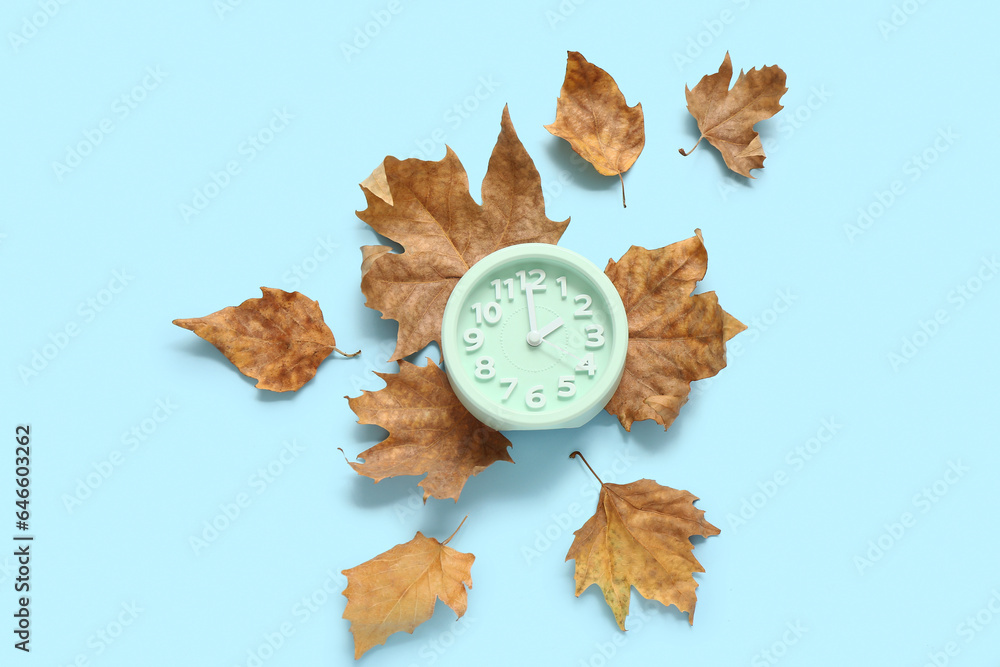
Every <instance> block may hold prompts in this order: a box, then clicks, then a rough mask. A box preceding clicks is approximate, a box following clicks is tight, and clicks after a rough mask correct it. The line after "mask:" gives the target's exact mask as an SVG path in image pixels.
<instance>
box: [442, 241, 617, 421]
mask: <svg viewBox="0 0 1000 667" xmlns="http://www.w3.org/2000/svg"><path fill="white" fill-rule="evenodd" d="M514 259H516V260H532V259H539V260H550V261H555V262H557V263H559V262H561V263H564V264H568V265H570V266H572V267H573V269H574V270H577V271H579V272H580V273H582V274H583V275H584V276H585V277H586V278H587V279H589V280H590V281H591V283H592V284H593V285H594V287H596V288H597V290H598V291H599V293H600V295H601V297H603V299H604V302H605V303H607V304H608V311H609V322H610V324H611V326H612V330H613V336H612V340H613V343H612V346H611V347H612V349H611V355H610V358H609V362H608V365H609V366H610V369H611V374H608V373H604V374H603V377H602V378H601V379H599V382H607V383H608V384H607V386H605V387H604V388H603V389H601V388H595V389H594V390H592V391H590V392H588V393H587V395H586V396H583V397H581V399H580V400H579V401H578V402H576V403H574V404H572V405H568V406H566V407H563V408H559V409H557V410H554V411H550V412H548V413H546V412H543V413H538V414H531V413H526V412H518V411H515V410H509V409H506V408H504V407H503V406H500V405H498V404H496V403H494V402H492V401H490V400H488V399H486V398H485V397H484V396H483V395H482V394H481V393H480V392H479V391H478V390H477V389H476V385H475V380H474V379H473V378H472V377H471V376H468V375H465V374H463V373H458V372H456V373H452V372H451V370H450V369H451V368H452V367H455V368H457V367H459V366H460V365H461V359H462V357H461V350H459V349H458V346H459V345H460V341H459V340H458V335H457V333H456V326H457V324H458V318H459V316H460V313H461V306H460V305H458V304H462V303H464V301H465V299H466V297H468V295H469V292H470V291H472V289H473V288H474V287H475V286H477V285H478V283H479V281H480V280H481V279H482V278H484V277H486V276H487V274H489V273H490V272H491V271H493V270H494V268H495V267H496V266H498V265H500V264H503V263H506V262H509V261H511V260H514ZM595 296H596V295H595ZM627 354H628V317H627V315H626V313H625V304H624V303H623V302H622V299H621V295H620V294H619V293H618V288H616V287H615V285H614V283H612V282H611V279H610V278H608V277H607V275H606V274H605V273H604V272H603V271H601V270H600V268H598V266H597V265H596V264H594V263H593V262H592V261H590V260H589V259H588V258H586V257H584V256H583V255H581V254H580V253H578V252H575V251H573V250H569V249H567V248H562V247H560V246H556V245H552V244H549V243H519V244H515V245H511V246H507V247H505V248H501V249H500V250H495V251H493V252H492V253H490V254H489V255H486V256H485V257H483V258H482V259H480V260H479V261H478V262H476V263H475V264H473V265H472V266H471V267H470V268H469V270H468V271H466V273H465V275H463V276H462V277H461V278H460V279H459V281H458V283H457V284H456V285H455V287H454V289H453V290H452V292H451V294H450V295H449V296H448V301H447V303H446V304H445V309H444V315H443V317H442V321H441V356H442V358H443V362H444V369H445V375H446V376H447V377H448V381H449V383H450V384H451V386H452V389H453V390H454V392H455V395H456V396H457V397H458V399H459V401H461V403H462V405H464V406H465V407H466V409H467V410H468V411H469V412H471V413H472V414H473V416H475V417H476V418H477V419H479V421H481V422H483V423H484V424H486V425H487V426H490V427H492V428H495V429H497V430H539V431H540V430H548V429H557V428H577V427H579V426H583V425H584V424H586V423H587V422H589V421H590V420H591V419H593V418H594V417H595V416H596V415H597V414H598V413H599V412H600V411H601V410H603V409H604V406H606V405H607V404H608V401H610V400H611V397H612V396H613V395H614V393H615V391H616V390H617V389H618V385H619V384H620V383H621V379H622V376H623V375H624V372H625V358H626V356H627Z"/></svg>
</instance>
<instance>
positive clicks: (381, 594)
mask: <svg viewBox="0 0 1000 667" xmlns="http://www.w3.org/2000/svg"><path fill="white" fill-rule="evenodd" d="M462 522H463V523H464V522H465V520H464V519H463V520H462ZM458 527H459V528H461V527H462V526H461V524H459V526H458ZM457 532H458V529H457V528H456V529H455V533H457ZM455 533H452V535H451V537H449V538H448V539H446V540H445V541H444V542H438V541H437V540H436V539H434V538H433V537H425V536H424V535H423V534H422V533H420V532H419V531H418V532H417V534H416V535H415V536H414V537H413V539H412V540H410V541H409V542H407V543H406V544H399V545H396V546H394V547H393V548H392V549H389V550H388V551H386V552H385V553H381V554H379V555H378V556H376V557H375V558H372V559H371V560H370V561H367V562H365V563H362V564H361V565H358V566H357V567H352V568H351V569H349V570H344V571H343V574H345V575H346V576H347V588H345V589H344V592H343V595H344V596H346V597H347V607H346V608H345V609H344V616H343V617H344V618H346V619H348V620H349V621H350V622H351V633H353V635H354V659H355V660H357V659H358V658H360V657H361V656H362V655H363V654H364V653H365V651H367V650H368V649H370V648H372V647H374V646H379V645H380V644H384V643H385V640H386V639H387V638H388V637H389V635H391V634H393V633H396V632H408V633H410V634H413V631H414V630H415V629H416V627H417V626H418V625H420V624H421V623H423V622H424V621H426V620H427V619H429V618H430V617H431V616H432V615H433V614H434V604H435V602H436V601H437V599H438V598H440V599H441V601H442V602H444V603H445V604H446V605H448V606H449V607H451V609H452V611H454V612H455V613H456V614H458V617H459V618H461V617H462V615H463V614H465V609H466V606H467V605H468V597H467V596H468V591H466V588H467V587H468V588H472V563H473V561H475V560H476V557H475V556H474V555H473V554H467V553H462V552H461V551H456V550H455V549H452V548H451V547H449V546H448V542H450V541H451V538H452V537H454V536H455Z"/></svg>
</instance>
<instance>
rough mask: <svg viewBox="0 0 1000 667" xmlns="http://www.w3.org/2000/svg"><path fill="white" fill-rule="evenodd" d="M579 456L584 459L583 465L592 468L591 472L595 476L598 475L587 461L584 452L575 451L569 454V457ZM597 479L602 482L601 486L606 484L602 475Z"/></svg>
mask: <svg viewBox="0 0 1000 667" xmlns="http://www.w3.org/2000/svg"><path fill="white" fill-rule="evenodd" d="M577 456H579V457H580V460H581V461H583V465H585V466H587V468H588V469H589V470H590V472H591V474H593V475H594V477H597V473H596V472H594V469H593V468H591V467H590V464H589V463H587V459H586V458H584V456H583V454H581V453H580V452H573V453H572V454H570V455H569V457H570V458H571V459H575V458H576V457H577ZM597 481H598V482H601V486H604V482H602V481H601V478H600V477H597Z"/></svg>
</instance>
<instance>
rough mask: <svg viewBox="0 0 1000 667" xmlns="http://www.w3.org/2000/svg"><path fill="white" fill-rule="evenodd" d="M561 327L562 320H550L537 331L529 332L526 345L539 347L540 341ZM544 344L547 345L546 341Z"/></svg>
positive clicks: (558, 318)
mask: <svg viewBox="0 0 1000 667" xmlns="http://www.w3.org/2000/svg"><path fill="white" fill-rule="evenodd" d="M562 325H563V321H562V318H561V317H557V318H556V319H554V320H552V321H551V322H549V323H548V324H546V325H545V326H544V327H542V328H541V329H539V330H538V331H529V332H528V345H531V346H532V347H538V346H539V345H541V344H542V341H543V340H544V339H545V337H546V336H548V335H549V334H550V333H552V332H553V331H555V330H556V329H558V328H559V327H561V326H562ZM545 342H546V343H547V342H548V341H545Z"/></svg>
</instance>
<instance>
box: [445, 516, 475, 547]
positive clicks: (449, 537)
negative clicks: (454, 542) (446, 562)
mask: <svg viewBox="0 0 1000 667" xmlns="http://www.w3.org/2000/svg"><path fill="white" fill-rule="evenodd" d="M468 518H469V515H468V514H466V515H465V519H468ZM465 519H462V523H460V524H458V528H456V529H455V532H454V533H452V534H451V535H449V536H448V539H447V540H445V541H444V542H442V543H441V546H444V545H446V544H448V543H449V542H451V538H453V537H455V533H457V532H458V531H459V528H461V527H462V524H463V523H465Z"/></svg>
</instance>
